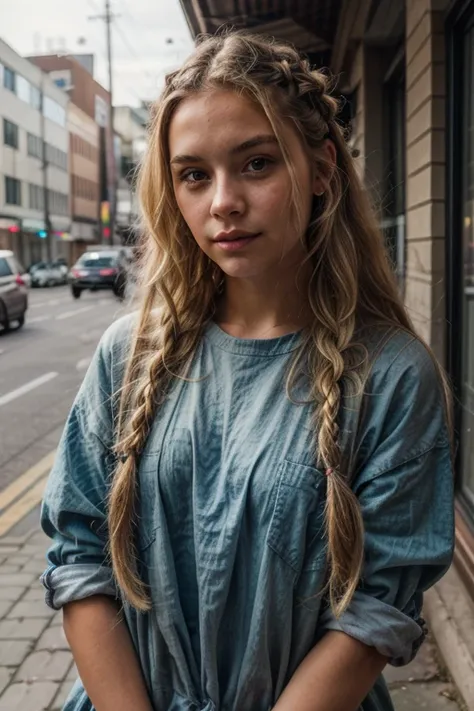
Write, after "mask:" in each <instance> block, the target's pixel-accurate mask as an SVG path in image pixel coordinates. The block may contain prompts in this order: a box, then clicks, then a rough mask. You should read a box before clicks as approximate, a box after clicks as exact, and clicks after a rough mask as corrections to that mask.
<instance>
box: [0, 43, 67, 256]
mask: <svg viewBox="0 0 474 711" xmlns="http://www.w3.org/2000/svg"><path fill="white" fill-rule="evenodd" d="M68 102H69V98H68V96H67V94H66V93H65V92H64V91H62V90H61V89H59V88H58V87H57V86H56V85H55V84H54V83H53V81H51V79H50V78H49V77H48V76H47V75H46V74H44V73H43V72H42V71H41V70H40V69H38V67H36V66H34V65H33V64H32V63H31V62H29V61H28V60H27V59H24V58H23V57H21V56H20V55H18V54H17V53H16V52H15V51H14V50H13V49H12V48H11V47H9V46H8V45H7V44H6V43H5V42H3V41H2V40H0V248H2V247H3V248H10V249H13V251H14V252H15V253H16V254H17V256H18V258H19V259H20V260H21V261H22V262H23V263H24V264H25V266H28V265H29V264H31V263H32V262H35V261H38V260H40V259H48V258H50V259H54V258H55V257H56V256H57V255H59V254H60V252H61V249H60V243H61V240H62V239H65V238H66V239H67V237H68V235H69V231H70V225H71V218H70V201H69V172H68V171H69V155H68V154H69V135H68V127H67V107H68ZM43 141H44V143H45V149H46V151H45V152H46V156H45V157H46V166H45V167H44V163H43ZM45 190H46V191H47V192H46V193H45ZM45 195H46V196H47V201H45Z"/></svg>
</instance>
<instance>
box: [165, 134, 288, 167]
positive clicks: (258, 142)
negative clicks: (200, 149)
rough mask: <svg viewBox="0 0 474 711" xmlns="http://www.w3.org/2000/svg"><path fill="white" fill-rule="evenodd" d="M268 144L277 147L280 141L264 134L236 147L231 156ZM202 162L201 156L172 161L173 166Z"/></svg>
mask: <svg viewBox="0 0 474 711" xmlns="http://www.w3.org/2000/svg"><path fill="white" fill-rule="evenodd" d="M266 143H271V144H273V145H275V144H278V140H277V138H276V136H274V135H273V134H271V133H269V134H267V135H265V134H262V135H260V136H254V137H253V138H249V140H248V141H244V142H243V143H240V144H239V145H238V146H234V148H232V149H231V151H230V153H231V155H238V154H239V153H244V152H245V151H248V150H249V149H250V148H257V147H258V146H263V145H265V144H266ZM202 162H204V158H201V156H191V155H186V154H183V155H176V156H174V157H173V158H172V159H171V160H170V163H171V165H173V164H175V165H176V164H182V163H202Z"/></svg>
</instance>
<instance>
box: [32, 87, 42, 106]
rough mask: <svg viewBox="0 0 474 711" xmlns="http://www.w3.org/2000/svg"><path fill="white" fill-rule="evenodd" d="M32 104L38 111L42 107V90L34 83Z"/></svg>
mask: <svg viewBox="0 0 474 711" xmlns="http://www.w3.org/2000/svg"><path fill="white" fill-rule="evenodd" d="M30 104H31V106H32V107H33V108H34V109H36V110H37V111H39V110H40V109H41V91H40V90H39V89H38V88H37V87H36V86H33V85H32V84H30Z"/></svg>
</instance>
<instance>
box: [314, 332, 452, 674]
mask: <svg viewBox="0 0 474 711" xmlns="http://www.w3.org/2000/svg"><path fill="white" fill-rule="evenodd" d="M379 376H380V374H379ZM371 394H372V395H374V396H377V397H376V398H375V399H374V400H373V401H372V406H371V408H370V409H371V410H372V413H371V416H370V418H369V419H368V420H367V421H366V423H365V426H364V427H363V428H362V439H361V443H360V444H361V447H362V448H363V449H365V457H364V459H365V461H364V463H363V466H362V467H361V468H360V470H359V471H358V473H357V476H356V478H355V480H354V482H353V489H354V491H355V493H356V495H357V497H358V500H359V503H360V507H361V511H362V517H363V520H364V527H365V542H364V546H365V553H364V566H363V573H362V577H361V580H360V584H359V586H358V589H357V591H356V593H355V595H354V597H353V599H352V601H351V603H350V605H349V607H348V609H347V610H346V612H345V613H344V614H343V615H342V616H341V617H340V618H339V619H336V618H335V616H334V615H333V613H332V612H331V610H330V609H329V608H326V609H325V610H324V612H323V614H322V619H321V624H322V626H323V629H325V630H339V631H342V632H345V633H346V634H348V635H350V636H352V637H354V638H356V639H358V640H359V641H361V642H363V643H364V644H367V645H368V646H372V647H375V648H376V649H377V650H378V651H379V652H380V653H381V654H382V655H383V656H385V657H387V658H388V660H389V662H390V663H391V664H392V665H394V666H401V665H403V664H407V663H409V662H410V661H411V660H412V659H413V658H414V656H415V654H416V652H417V651H418V649H419V647H420V646H421V644H422V642H423V640H424V638H425V635H426V630H425V623H424V620H423V618H422V605H423V592H424V591H426V590H427V589H428V588H429V587H431V586H432V585H433V584H434V583H436V582H437V581H438V580H439V579H440V578H441V577H442V575H443V574H444V573H445V572H446V570H447V569H448V568H449V566H450V564H451V561H452V557H453V548H454V503H453V498H454V493H453V473H452V456H451V447H450V443H449V438H448V433H447V428H446V422H445V412H444V407H443V402H442V395H441V390H440V387H439V384H438V379H437V375H436V373H435V371H434V369H433V365H432V362H431V360H430V356H429V355H427V353H426V352H425V351H424V349H423V347H422V346H421V344H417V345H416V346H415V347H414V348H411V349H410V348H407V349H406V350H405V351H404V352H403V358H402V360H401V362H400V361H398V362H397V363H395V365H394V366H392V367H391V368H389V369H387V372H386V373H384V374H383V377H379V378H378V382H377V384H376V387H375V388H374V390H373V391H372V393H371Z"/></svg>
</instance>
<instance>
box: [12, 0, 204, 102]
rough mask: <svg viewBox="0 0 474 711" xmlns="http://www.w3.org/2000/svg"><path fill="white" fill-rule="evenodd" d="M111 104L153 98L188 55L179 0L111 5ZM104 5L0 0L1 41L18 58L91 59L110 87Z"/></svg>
mask: <svg viewBox="0 0 474 711" xmlns="http://www.w3.org/2000/svg"><path fill="white" fill-rule="evenodd" d="M110 4H111V8H112V11H113V12H114V13H115V15H116V17H115V19H114V23H113V25H112V54H113V89H114V97H113V101H114V104H115V105H116V106H120V105H129V106H139V105H140V101H141V100H151V99H155V98H156V97H157V95H158V94H159V92H160V90H161V87H162V85H163V78H164V75H165V74H166V73H167V72H168V71H170V70H171V69H173V68H175V67H177V66H179V64H180V63H181V62H182V61H183V60H184V59H185V58H186V56H187V55H188V54H190V52H191V51H192V48H193V42H192V39H191V35H190V33H189V30H188V26H187V23H186V19H185V17H184V14H183V11H182V10H181V6H180V4H179V1H178V0H110ZM104 6H105V0H13V1H11V2H7V0H0V37H1V38H2V39H3V40H4V41H5V42H7V44H9V45H10V46H11V47H13V49H14V50H15V51H16V52H18V53H19V54H21V55H24V56H26V55H29V54H55V53H58V54H62V53H66V54H67V53H73V54H76V53H87V54H94V55H95V72H94V75H95V79H97V81H98V82H100V83H101V84H103V86H105V87H106V88H108V74H107V45H106V28H105V22H103V21H101V20H100V19H90V18H92V17H94V16H96V15H103V13H104Z"/></svg>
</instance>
